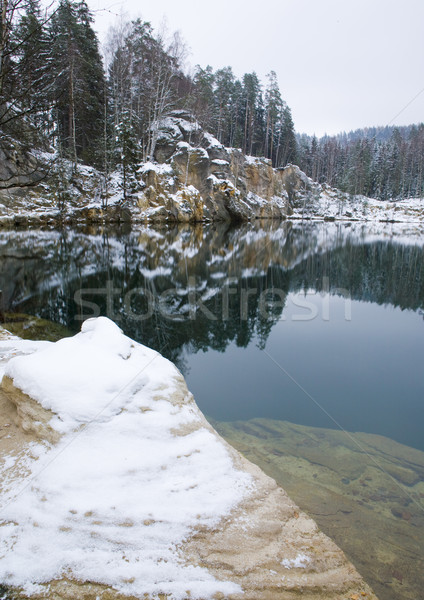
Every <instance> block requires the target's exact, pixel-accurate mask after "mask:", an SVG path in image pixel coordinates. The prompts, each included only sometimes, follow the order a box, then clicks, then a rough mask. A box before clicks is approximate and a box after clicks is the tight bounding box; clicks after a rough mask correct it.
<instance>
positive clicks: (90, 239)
mask: <svg viewBox="0 0 424 600" xmlns="http://www.w3.org/2000/svg"><path fill="white" fill-rule="evenodd" d="M423 258H424V250H423V247H422V244H421V245H420V244H408V245H407V244H403V243H399V242H397V241H396V240H395V241H394V242H393V241H391V240H390V239H388V240H385V239H384V236H381V235H380V236H379V237H376V236H374V235H373V234H372V233H371V234H370V232H369V231H368V230H367V229H366V228H364V226H357V227H354V226H352V225H350V226H347V225H336V224H313V223H307V224H303V225H296V226H295V225H292V224H283V225H282V226H279V225H277V224H268V225H267V227H266V228H261V227H259V226H257V227H256V228H252V227H251V226H249V227H246V228H238V229H228V228H227V227H225V226H221V227H219V226H215V227H213V226H212V227H209V228H204V227H201V226H199V227H186V228H184V227H182V228H181V227H180V228H178V227H175V228H169V229H168V228H167V229H162V230H160V229H156V230H153V229H142V230H140V231H133V232H126V233H123V232H120V231H117V232H114V233H113V234H112V233H108V232H102V233H101V234H98V235H93V234H84V233H77V232H74V231H70V230H64V231H61V232H40V231H32V232H3V233H1V234H0V261H1V273H0V286H1V290H2V307H3V309H4V310H9V311H20V312H29V313H36V314H37V315H39V316H43V317H45V318H48V319H50V320H52V321H56V322H60V323H62V324H63V325H66V326H67V327H69V328H70V329H71V330H73V331H78V329H79V327H80V322H81V320H82V319H84V318H87V317H89V316H92V315H96V314H108V315H109V316H110V317H111V318H113V319H114V320H116V321H118V322H119V323H120V325H121V327H122V328H123V329H124V330H125V332H126V333H128V334H129V335H131V336H132V337H135V338H136V339H138V340H140V341H143V342H144V343H145V344H147V345H150V346H152V347H154V348H157V349H160V350H161V351H162V352H163V353H164V354H165V355H167V356H168V357H169V358H171V359H172V360H174V361H176V362H179V361H180V359H181V350H182V348H183V347H187V345H189V346H190V348H191V349H192V351H193V352H196V351H197V350H199V349H202V350H205V349H207V348H213V349H216V350H219V351H223V350H225V348H226V347H227V345H228V344H229V343H230V342H234V343H235V344H236V345H237V346H242V347H245V346H247V345H248V344H249V342H250V341H251V340H252V338H253V337H257V338H258V339H259V342H260V344H261V345H262V346H264V345H265V344H266V340H267V338H268V336H269V334H270V331H271V330H272V327H273V325H274V323H276V322H277V321H279V320H280V318H281V316H282V314H283V312H284V309H285V307H286V304H287V296H288V294H289V293H293V292H297V293H299V292H305V291H308V290H314V291H316V292H319V293H321V294H323V295H325V294H330V295H339V296H343V295H345V296H346V295H349V296H350V297H351V298H353V299H357V300H361V301H367V302H373V303H377V304H385V305H387V304H390V305H392V306H395V307H400V308H401V309H412V310H414V311H418V310H423V307H424V260H423ZM298 302H300V303H302V301H301V300H300V296H299V297H298ZM313 310H315V309H313V308H311V306H310V305H309V309H308V306H306V307H305V306H303V307H302V306H300V307H299V310H298V313H299V317H300V319H301V318H302V315H303V318H306V319H307V318H312V317H313V316H315V315H314V314H313ZM321 316H322V317H323V318H324V317H325V315H321Z"/></svg>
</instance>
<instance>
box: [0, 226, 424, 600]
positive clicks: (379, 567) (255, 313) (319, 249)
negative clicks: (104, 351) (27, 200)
mask: <svg viewBox="0 0 424 600" xmlns="http://www.w3.org/2000/svg"><path fill="white" fill-rule="evenodd" d="M406 234H407V235H406ZM0 265H1V268H0V289H1V290H2V296H1V302H2V307H1V308H2V309H3V311H5V312H10V313H18V312H19V313H28V314H32V315H37V316H39V317H43V318H46V319H49V320H51V321H55V322H57V323H61V324H62V325H64V326H66V327H67V328H69V329H70V330H71V332H77V331H78V330H79V328H80V325H81V322H82V320H83V319H85V318H88V317H90V316H97V315H99V314H104V315H107V316H109V317H111V318H113V319H114V320H115V321H116V322H118V323H119V325H120V326H121V327H122V328H123V330H124V331H125V333H127V334H128V335H130V336H131V337H133V338H135V339H136V340H138V341H140V342H142V343H144V344H146V345H148V346H151V347H153V348H155V349H157V350H159V351H160V352H161V353H162V354H164V355H165V356H167V357H168V358H170V359H171V360H172V361H173V362H175V363H176V364H177V365H178V367H179V368H180V369H181V371H182V372H183V374H184V375H185V376H186V379H187V382H188V385H189V388H190V389H191V390H192V391H193V393H194V395H195V398H196V401H197V403H198V405H199V406H200V408H201V410H202V411H203V412H204V413H205V414H206V415H207V416H208V417H209V418H210V419H211V420H212V421H213V422H214V423H215V425H216V427H217V428H218V429H219V430H220V431H221V432H222V434H223V435H225V436H226V437H227V439H229V440H230V441H231V442H232V443H234V445H236V446H237V447H239V448H240V449H241V450H242V451H244V452H245V453H246V454H247V455H248V457H249V458H250V459H251V460H254V461H255V462H258V464H260V465H261V466H262V468H264V470H266V471H267V472H269V474H270V475H271V476H273V477H275V478H276V479H277V480H278V481H279V482H280V483H281V484H282V485H283V486H284V487H286V489H287V491H288V492H289V493H290V494H291V495H292V496H293V497H294V499H295V500H296V501H298V502H299V503H300V504H301V506H303V507H304V508H305V509H307V510H308V511H309V512H310V513H311V514H312V515H313V516H314V518H316V520H317V521H318V523H319V524H320V526H321V527H322V528H323V529H324V531H326V532H327V533H329V534H330V535H331V536H332V537H334V539H335V540H336V542H337V543H339V545H341V546H342V547H344V549H345V550H346V552H347V553H348V555H349V557H350V558H351V559H352V560H353V562H354V563H355V564H356V565H357V566H358V568H359V567H360V570H361V573H363V574H364V575H366V577H367V579H368V581H369V582H370V583H371V585H374V587H375V588H376V591H377V592H378V593H379V595H380V598H381V600H384V599H391V598H405V599H406V598H411V599H412V598H418V595H417V594H419V593H420V592H417V590H418V589H422V584H424V581H423V580H422V575H418V573H423V572H424V569H423V568H422V567H423V566H424V565H423V564H422V562H423V559H422V556H423V551H424V547H423V542H422V538H423V537H424V536H422V531H423V526H424V521H423V514H424V513H423V510H422V502H423V500H422V499H423V498H424V453H423V451H424V435H423V433H422V427H423V423H424V401H423V398H424V394H423V392H424V377H423V374H422V357H423V356H424V320H423V315H424V236H420V235H419V234H417V233H416V232H410V231H409V232H405V231H403V230H401V229H398V228H396V227H395V226H391V228H390V229H387V228H384V227H383V226H379V227H378V228H377V229H374V230H372V229H370V228H367V227H366V226H363V225H359V224H357V225H354V224H335V223H328V224H322V223H321V224H320V223H311V222H309V223H306V224H305V223H304V224H297V225H296V224H281V225H280V224H275V223H274V224H263V225H262V226H260V225H256V226H253V225H250V226H248V227H242V228H236V229H235V228H229V227H227V226H210V227H201V226H198V227H174V228H162V229H147V228H143V229H141V230H137V231H122V230H121V231H115V232H112V231H110V232H105V231H95V230H90V231H88V232H81V231H72V230H63V231H50V232H49V231H44V232H40V231H10V232H1V233H0ZM340 436H341V437H340ZM380 436H384V437H380ZM399 444H403V445H404V446H400V445H399ZM336 458H337V460H336ZM325 515H327V517H326V516H325ZM328 515H333V516H332V517H331V518H330V519H329V518H328ZM346 528H348V530H349V531H351V532H352V533H351V535H350V536H348V537H349V539H348V540H346V535H345V532H346ZM382 532H383V533H382ZM363 536H368V538H369V539H373V540H374V541H375V544H374V543H368V544H365V547H363V545H362V544H358V541H359V540H361V538H362V537H363ZM372 536H374V537H372ZM378 540H380V541H381V545H379V543H380V542H378ZM367 547H368V550H367ZM388 548H391V549H392V550H391V551H390V552H389V551H388ZM396 548H397V549H396ZM420 565H421V566H420ZM419 586H421V588H420V587H419Z"/></svg>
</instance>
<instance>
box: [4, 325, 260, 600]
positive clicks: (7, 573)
mask: <svg viewBox="0 0 424 600" xmlns="http://www.w3.org/2000/svg"><path fill="white" fill-rule="evenodd" d="M34 350H35V352H34V353H33V354H30V355H28V356H18V357H16V358H12V359H11V360H10V361H9V362H8V364H7V366H6V373H7V374H8V375H9V376H10V377H12V378H13V379H14V382H15V385H17V386H18V387H19V388H20V389H22V390H23V391H24V392H26V393H28V394H30V395H31V396H32V397H33V398H35V399H37V400H38V401H39V403H40V404H41V405H42V406H44V407H45V408H48V409H50V410H52V411H53V412H54V413H55V416H54V418H53V419H52V421H51V422H50V423H51V425H52V426H53V427H55V428H56V429H57V430H58V431H60V432H61V433H63V434H64V435H63V436H62V438H61V440H60V441H59V443H58V444H57V445H56V446H54V447H49V446H46V445H45V444H42V443H39V444H34V448H33V449H32V451H31V456H30V457H27V460H28V465H26V467H27V468H28V469H29V475H28V476H27V479H26V480H24V481H21V483H20V484H19V483H17V482H16V480H12V481H11V484H10V485H11V488H10V489H8V494H7V497H6V498H5V497H3V498H1V504H2V506H1V521H0V526H1V530H2V536H1V539H0V581H1V582H2V583H3V584H5V585H10V586H16V587H24V589H25V591H26V593H28V594H29V595H31V594H34V593H36V592H37V590H38V589H39V588H37V585H38V584H42V583H46V582H49V581H51V580H54V579H60V578H61V577H64V576H69V575H71V576H72V577H73V578H76V579H78V580H81V581H92V582H99V583H104V584H107V585H110V586H112V587H114V588H115V589H117V590H118V591H120V592H121V593H123V594H128V595H136V596H138V597H142V596H143V594H150V595H154V596H155V597H156V596H157V595H159V594H165V595H166V594H169V595H170V597H171V598H174V599H175V600H178V599H182V598H186V597H187V594H189V595H190V597H192V598H205V597H212V596H213V595H214V594H217V593H219V592H220V593H221V594H224V596H227V595H229V594H233V593H236V592H241V589H240V588H239V586H238V585H236V584H233V583H231V582H228V581H227V582H225V581H217V580H215V579H214V577H213V576H212V575H211V574H210V573H209V572H208V571H207V570H206V569H203V568H200V567H197V566H194V565H189V564H186V563H185V562H184V560H183V559H182V558H181V554H180V551H179V548H180V545H181V544H182V543H183V541H184V540H185V539H187V538H188V537H189V536H190V534H191V533H192V532H193V530H194V529H195V528H196V526H208V527H215V526H217V525H218V524H219V522H220V519H221V518H222V517H223V516H224V515H227V514H229V512H230V511H231V510H232V509H233V508H234V507H235V506H236V505H237V504H238V503H239V502H240V501H241V500H242V499H243V498H244V497H245V496H246V494H248V493H249V490H250V489H251V485H252V480H251V477H250V476H249V475H247V474H246V473H243V472H241V471H238V470H237V469H236V468H235V467H234V465H233V462H232V459H231V456H230V454H229V453H228V450H227V448H226V447H225V445H224V444H223V443H222V442H221V441H220V439H219V438H218V436H216V435H215V434H214V433H213V432H212V431H210V429H209V428H208V427H207V426H206V425H205V422H204V419H203V416H202V415H201V413H200V412H199V410H198V409H197V407H196V405H195V403H194V401H192V398H191V396H190V395H186V397H185V398H184V394H187V392H186V391H184V390H186V388H185V386H184V385H182V383H181V382H182V381H183V380H182V378H181V375H180V374H179V372H178V370H177V369H176V368H175V366H174V365H173V364H172V363H170V362H169V361H167V360H166V359H164V358H163V357H161V356H160V355H159V354H158V353H156V352H154V351H153V350H150V349H149V348H146V347H145V346H143V345H141V344H138V343H136V342H134V341H132V340H131V339H130V338H128V337H126V336H125V335H123V333H122V332H121V331H120V329H119V328H118V327H117V326H116V325H115V324H114V323H112V322H111V321H110V320H108V319H106V318H104V317H100V318H97V319H89V320H88V321H85V323H84V324H83V326H82V330H81V333H79V334H78V335H76V336H74V337H73V338H67V339H64V340H61V341H59V342H57V343H55V344H52V343H50V344H47V345H46V346H44V345H43V346H42V347H41V346H40V347H38V348H37V346H35V347H34ZM82 425H84V427H81V426H82ZM186 426H188V428H187V429H185V431H187V433H185V434H184V435H183V434H181V435H177V434H176V433H175V432H176V431H178V430H180V429H181V428H182V427H186ZM5 464H6V466H8V467H9V468H10V461H6V463H5ZM0 476H4V469H2V468H0ZM29 481H32V483H31V485H28V482H29ZM34 556H36V560H34Z"/></svg>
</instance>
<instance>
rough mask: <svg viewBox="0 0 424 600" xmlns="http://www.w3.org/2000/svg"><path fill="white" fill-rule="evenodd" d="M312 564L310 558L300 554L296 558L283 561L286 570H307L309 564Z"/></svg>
mask: <svg viewBox="0 0 424 600" xmlns="http://www.w3.org/2000/svg"><path fill="white" fill-rule="evenodd" d="M310 562H311V559H310V557H309V556H307V555H306V554H303V553H299V554H298V555H297V556H296V558H285V559H283V560H282V561H281V564H282V565H283V567H286V569H306V567H307V566H308V564H309V563H310Z"/></svg>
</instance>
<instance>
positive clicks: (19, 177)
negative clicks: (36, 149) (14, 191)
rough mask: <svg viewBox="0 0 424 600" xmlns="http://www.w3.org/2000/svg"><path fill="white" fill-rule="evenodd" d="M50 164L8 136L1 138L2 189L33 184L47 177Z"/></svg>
mask: <svg viewBox="0 0 424 600" xmlns="http://www.w3.org/2000/svg"><path fill="white" fill-rule="evenodd" d="M47 173H48V166H47V164H46V163H45V162H44V161H41V160H39V159H38V158H37V157H36V156H35V154H34V153H32V152H30V151H29V150H28V149H27V148H25V147H24V146H23V145H22V144H20V143H19V142H17V141H16V140H14V139H12V138H8V137H7V136H1V140H0V190H5V189H10V188H14V187H26V186H33V185H36V184H37V183H39V182H40V181H42V180H43V179H45V177H46V176H47Z"/></svg>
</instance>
